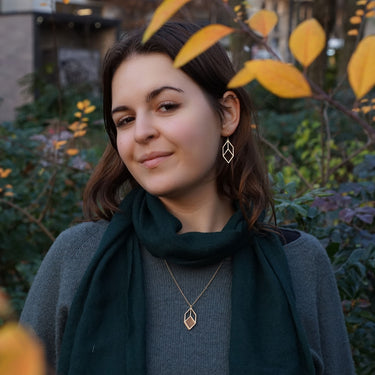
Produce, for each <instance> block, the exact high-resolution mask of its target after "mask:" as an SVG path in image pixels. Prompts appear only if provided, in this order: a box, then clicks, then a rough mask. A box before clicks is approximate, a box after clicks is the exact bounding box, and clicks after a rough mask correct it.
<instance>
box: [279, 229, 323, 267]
mask: <svg viewBox="0 0 375 375" xmlns="http://www.w3.org/2000/svg"><path fill="white" fill-rule="evenodd" d="M285 231H289V230H285V229H283V232H285ZM292 232H294V233H298V234H299V236H296V238H295V239H294V240H293V241H291V242H288V243H287V244H285V245H284V246H283V248H284V250H285V253H286V256H287V258H288V260H289V259H291V258H294V259H295V260H296V261H297V260H300V261H302V260H304V259H308V260H309V261H310V262H311V261H312V260H314V261H317V262H320V261H323V262H327V261H328V263H329V259H328V256H327V252H326V250H325V249H324V247H323V246H322V244H321V243H320V241H319V240H318V239H317V238H316V237H314V236H312V235H311V234H308V233H306V232H302V231H292Z"/></svg>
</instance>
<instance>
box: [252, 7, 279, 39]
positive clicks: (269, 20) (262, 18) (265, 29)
mask: <svg viewBox="0 0 375 375" xmlns="http://www.w3.org/2000/svg"><path fill="white" fill-rule="evenodd" d="M247 23H248V24H249V26H250V27H251V28H252V29H253V30H255V31H257V32H258V33H259V34H260V35H262V36H263V37H266V36H267V35H268V34H269V33H270V32H271V31H272V30H273V28H274V27H275V26H276V24H277V14H276V13H275V12H272V11H270V10H264V9H263V10H260V11H259V12H256V13H255V14H253V15H252V16H251V17H250V19H249V20H248V22H247Z"/></svg>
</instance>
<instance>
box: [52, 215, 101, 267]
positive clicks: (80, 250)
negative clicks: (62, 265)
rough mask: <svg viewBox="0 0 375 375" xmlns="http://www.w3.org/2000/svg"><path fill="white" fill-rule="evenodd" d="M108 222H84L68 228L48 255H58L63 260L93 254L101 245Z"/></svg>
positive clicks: (57, 239)
mask: <svg viewBox="0 0 375 375" xmlns="http://www.w3.org/2000/svg"><path fill="white" fill-rule="evenodd" d="M107 227H108V222H107V221H104V220H101V221H98V222H84V223H80V224H77V225H74V226H72V227H71V228H69V229H66V230H65V231H63V232H62V233H60V235H59V236H58V237H57V238H56V240H55V242H54V243H53V244H52V246H51V248H50V250H49V251H48V253H47V256H46V258H48V257H56V256H57V257H58V258H59V259H60V260H61V261H64V260H67V259H71V258H75V257H77V256H80V255H83V254H86V255H87V256H89V255H92V254H91V253H94V252H95V251H96V249H97V248H98V246H99V243H100V241H101V239H102V237H103V234H104V232H105V230H106V229H107Z"/></svg>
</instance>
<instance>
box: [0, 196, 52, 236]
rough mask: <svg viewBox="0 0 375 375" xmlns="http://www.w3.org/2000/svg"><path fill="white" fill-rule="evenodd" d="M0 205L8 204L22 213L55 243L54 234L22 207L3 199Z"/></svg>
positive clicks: (0, 199)
mask: <svg viewBox="0 0 375 375" xmlns="http://www.w3.org/2000/svg"><path fill="white" fill-rule="evenodd" d="M0 203H4V204H7V205H8V206H10V207H12V208H14V209H15V210H17V211H19V212H21V213H22V214H23V215H24V216H26V217H27V219H28V220H29V221H31V222H32V223H35V224H36V225H37V226H38V227H39V228H40V229H41V231H42V232H43V233H44V234H45V235H46V236H47V237H48V238H49V239H50V240H51V241H55V239H56V238H55V237H54V236H53V234H52V233H51V232H50V231H49V230H48V229H47V228H46V227H45V226H44V225H43V223H40V222H39V221H38V219H37V218H35V217H34V216H33V215H31V214H30V213H29V212H28V211H26V210H25V209H24V208H22V207H20V206H19V205H18V204H15V203H13V202H10V201H8V200H5V199H3V198H0Z"/></svg>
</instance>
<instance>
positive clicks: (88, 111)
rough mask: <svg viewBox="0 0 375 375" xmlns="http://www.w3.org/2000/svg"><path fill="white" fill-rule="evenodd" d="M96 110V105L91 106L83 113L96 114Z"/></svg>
mask: <svg viewBox="0 0 375 375" xmlns="http://www.w3.org/2000/svg"><path fill="white" fill-rule="evenodd" d="M95 108H96V107H95V106H94V105H90V106H89V107H87V108H85V109H84V111H83V113H86V114H88V113H91V112H94V111H95Z"/></svg>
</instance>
